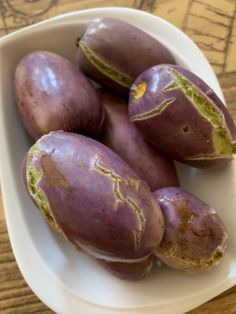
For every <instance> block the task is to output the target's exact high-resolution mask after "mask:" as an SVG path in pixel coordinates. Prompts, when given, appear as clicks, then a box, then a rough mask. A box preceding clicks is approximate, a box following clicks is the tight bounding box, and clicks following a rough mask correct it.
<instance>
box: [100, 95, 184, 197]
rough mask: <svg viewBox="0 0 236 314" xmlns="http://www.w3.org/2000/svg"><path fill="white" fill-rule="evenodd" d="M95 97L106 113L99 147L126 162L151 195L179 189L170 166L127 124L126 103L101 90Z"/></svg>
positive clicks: (175, 174)
mask: <svg viewBox="0 0 236 314" xmlns="http://www.w3.org/2000/svg"><path fill="white" fill-rule="evenodd" d="M99 95H100V98H101V102H102V104H103V106H104V108H105V113H106V114H105V121H104V124H103V130H102V132H101V137H100V138H101V141H102V143H103V144H105V145H107V146H108V147H109V148H111V149H112V150H113V151H114V152H116V153H117V154H118V155H119V156H120V157H121V158H122V159H123V160H124V161H126V162H127V163H128V164H129V165H130V166H131V167H132V168H133V169H134V171H135V172H136V173H137V174H138V175H139V176H140V177H141V178H142V179H143V180H144V181H146V182H147V184H148V185H149V186H150V188H151V190H152V191H155V190H157V189H160V188H163V187H167V186H179V180H178V177H177V173H176V170H175V167H174V164H173V162H172V161H171V160H170V159H169V158H168V157H166V156H165V155H163V154H162V153H161V152H160V151H159V150H157V149H156V148H154V147H152V146H151V145H150V144H149V143H147V142H146V141H145V140H144V138H143V136H142V134H141V133H140V132H139V130H138V129H137V128H136V127H135V126H134V125H133V123H131V122H130V120H129V116H128V107H127V103H126V101H125V100H123V99H122V98H120V97H118V96H115V95H113V94H111V93H108V92H106V91H104V90H103V89H101V90H100V91H99Z"/></svg>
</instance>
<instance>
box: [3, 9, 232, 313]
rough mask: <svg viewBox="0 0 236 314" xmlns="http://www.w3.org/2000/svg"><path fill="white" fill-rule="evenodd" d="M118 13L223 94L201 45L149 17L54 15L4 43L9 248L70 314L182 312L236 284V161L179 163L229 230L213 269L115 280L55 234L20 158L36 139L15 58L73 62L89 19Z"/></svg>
mask: <svg viewBox="0 0 236 314" xmlns="http://www.w3.org/2000/svg"><path fill="white" fill-rule="evenodd" d="M98 16H105V17H114V18H119V19H122V20H125V21H129V22H130V23H132V24H134V25H136V26H138V27H140V28H142V29H143V30H145V31H147V32H149V33H151V34H152V35H153V36H155V37H156V38H158V39H159V40H160V41H161V42H163V43H164V44H165V45H166V46H167V47H168V48H169V49H170V50H171V51H172V52H173V53H174V55H175V56H176V58H177V59H178V61H179V63H180V64H183V65H185V66H187V67H188V68H189V69H191V70H192V71H193V72H195V73H196V74H198V75H199V76H200V77H201V78H202V79H204V80H205V81H206V82H207V83H208V84H209V85H210V86H211V87H212V88H213V89H214V90H215V91H216V93H217V94H218V95H219V96H220V97H221V98H222V99H223V96H222V92H221V89H220V87H219V84H218V82H217V79H216V77H215V75H214V73H213V71H212V69H211V67H210V65H209V63H208V62H207V60H206V59H205V57H204V56H203V54H202V53H201V52H200V50H199V49H198V48H197V47H196V45H195V44H194V43H193V42H192V41H191V40H190V39H189V38H188V37H187V36H186V35H184V34H183V33H182V32H181V31H179V30H178V29H176V28H175V27H174V26H172V25H170V24H169V23H167V22H166V21H164V20H162V19H160V18H158V17H155V16H152V15H150V14H147V13H144V12H141V11H137V10H132V9H126V8H101V9H92V10H85V11H79V12H74V13H70V14H65V15H62V16H58V17H56V18H52V19H50V20H48V21H45V22H42V23H39V24H36V25H33V26H30V27H28V28H25V29H23V30H20V31H17V32H15V33H13V34H10V35H8V36H6V37H4V38H2V39H1V40H0V53H1V63H0V69H1V70H0V72H1V73H0V75H1V81H0V110H1V112H0V119H1V124H0V137H1V184H2V193H3V199H4V208H5V214H6V220H7V226H8V231H9V235H10V240H11V244H12V248H13V251H14V254H15V257H16V260H17V263H18V265H19V267H20V270H21V272H22V274H23V276H24V278H25V279H26V281H27V282H28V284H29V286H30V287H31V288H32V290H33V291H34V292H35V293H36V295H37V296H38V297H39V298H40V299H41V300H42V301H43V302H45V303H46V304H47V305H48V306H49V307H50V308H52V309H53V310H54V311H56V312H58V313H65V314H93V313H96V314H106V313H109V314H115V313H116V314H117V313H132V314H134V313H135V314H139V313H145V314H148V313H159V314H161V313H171V314H177V313H183V312H185V311H187V310H190V309H192V308H194V307H196V306H198V305H200V304H202V303H203V302H206V301H207V300H209V299H211V298H212V297H214V296H216V295H218V294H219V293H221V292H222V291H224V290H226V289H227V288H229V287H231V286H233V285H234V284H235V282H236V233H235V232H234V230H235V226H236V212H235V204H236V192H235V191H236V186H235V185H236V164H235V162H232V163H231V165H229V166H228V167H226V168H224V169H222V170H219V171H217V172H213V171H211V170H204V171H203V170H196V169H193V168H189V167H185V166H180V165H178V172H179V175H180V179H181V184H182V186H183V187H184V188H186V189H187V190H188V191H190V192H193V193H195V194H196V195H198V196H199V197H200V198H202V199H203V200H204V201H206V202H208V203H210V204H211V205H212V206H214V207H215V209H216V210H217V212H218V214H219V215H220V216H221V218H222V219H223V221H224V223H225V225H226V227H227V228H228V231H229V239H230V241H229V249H228V252H227V254H226V256H225V258H224V260H223V262H222V263H221V264H220V265H219V266H218V267H216V268H215V269H214V270H212V271H210V272H208V273H206V274H200V275H196V276H190V275H187V274H184V273H181V272H177V271H175V270H172V269H170V268H167V267H160V268H156V269H155V270H154V271H153V272H152V273H151V275H150V276H149V277H148V278H146V279H144V280H142V281H140V282H129V281H122V280H120V279H117V278H115V277H113V276H112V275H110V274H109V273H107V272H106V271H105V270H103V269H102V268H101V267H100V266H99V265H98V264H96V263H95V262H94V261H93V260H91V259H90V258H89V257H87V256H85V255H84V254H82V253H80V252H78V251H76V250H75V249H74V248H73V247H72V246H71V245H70V244H69V243H67V242H66V241H65V240H64V239H63V238H62V237H61V236H59V235H57V234H55V232H54V231H53V230H51V229H50V227H49V226H48V224H47V223H46V222H45V221H44V219H43V217H42V216H41V214H40V212H39V211H38V210H37V209H36V208H35V206H34V205H33V204H32V202H31V200H30V199H29V197H28V195H27V193H26V191H25V188H24V185H23V183H22V181H21V163H22V160H23V157H24V155H25V153H26V151H27V149H28V148H29V146H30V144H31V142H30V140H29V138H28V137H27V135H26V133H25V131H24V129H23V127H22V125H21V122H20V120H19V117H18V114H17V111H16V106H15V103H14V98H13V77H14V70H15V67H16V65H17V62H18V61H19V60H20V58H21V57H22V56H23V55H25V54H26V53H28V52H30V51H33V50H39V49H41V50H42V49H44V50H50V51H53V52H56V53H59V54H61V55H62V56H64V57H66V58H68V59H70V60H71V61H72V62H75V40H76V38H77V37H79V36H80V35H81V34H82V32H83V30H84V28H85V25H84V23H85V22H88V21H89V20H91V19H92V18H95V17H98Z"/></svg>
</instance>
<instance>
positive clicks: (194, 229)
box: [153, 187, 228, 273]
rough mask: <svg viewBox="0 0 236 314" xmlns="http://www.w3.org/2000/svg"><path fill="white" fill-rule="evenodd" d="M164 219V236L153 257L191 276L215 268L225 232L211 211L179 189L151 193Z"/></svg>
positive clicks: (166, 189)
mask: <svg viewBox="0 0 236 314" xmlns="http://www.w3.org/2000/svg"><path fill="white" fill-rule="evenodd" d="M153 195H154V196H155V198H156V200H157V202H158V203H159V205H160V207H161V210H162V212H163V215H164V220H165V233H164V237H163V239H162V241H161V244H160V246H159V247H158V248H157V250H156V257H157V258H158V259H160V260H161V261H162V262H163V263H165V264H167V265H169V266H171V267H173V268H176V269H179V270H182V271H186V272H191V273H197V272H203V271H207V270H210V269H211V268H212V267H213V266H216V265H217V264H218V263H219V262H220V261H221V260H222V257H223V255H224V253H225V251H226V247H227V239H228V236H227V232H226V229H225V226H224V225H223V223H222V221H221V220H220V218H219V216H218V215H217V214H216V212H215V210H214V209H213V208H212V207H211V206H209V205H207V204H206V203H204V202H203V201H201V200H200V199H199V198H198V197H196V196H194V195H193V194H190V193H188V192H186V191H184V190H183V189H181V188H175V187H173V188H172V187H171V188H163V189H160V190H159V191H156V192H154V193H153Z"/></svg>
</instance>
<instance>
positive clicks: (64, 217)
mask: <svg viewBox="0 0 236 314" xmlns="http://www.w3.org/2000/svg"><path fill="white" fill-rule="evenodd" d="M26 181H27V189H28V192H29V194H30V195H31V197H33V198H34V200H35V202H36V204H37V205H38V207H39V208H40V209H41V211H43V213H44V214H45V216H46V218H47V219H49V218H48V217H50V220H51V224H53V225H56V226H58V228H59V229H60V230H61V233H63V234H64V236H65V237H66V238H67V239H68V240H69V241H71V242H72V243H73V244H74V245H75V246H78V247H80V248H81V249H82V250H83V251H84V252H86V253H88V254H90V255H92V256H94V257H96V258H101V259H105V260H106V261H117V262H118V261H120V262H122V261H124V260H125V261H127V259H128V260H129V259H130V260H131V261H134V262H135V261H140V259H141V260H143V258H144V257H145V256H149V255H150V254H151V253H152V252H154V251H155V250H156V248H157V246H158V245H159V243H160V241H161V239H162V236H163V233H164V221H163V215H162V213H161V210H160V208H159V206H158V204H157V203H156V201H155V199H154V197H153V196H152V194H151V192H150V190H149V188H148V186H147V185H146V183H145V182H144V181H142V180H141V179H140V178H139V177H138V176H137V175H136V174H135V172H134V171H133V170H132V168H131V167H130V166H128V164H126V163H125V162H124V161H123V160H122V159H120V157H119V156H118V155H116V154H115V153H114V152H112V151H111V150H110V149H109V148H107V147H106V146H104V145H103V144H101V143H99V142H97V141H95V140H93V139H91V138H87V137H85V136H82V135H79V134H74V133H67V132H63V131H55V132H51V133H49V134H48V135H45V136H43V137H41V138H40V139H39V140H38V141H37V142H36V143H35V144H34V145H33V146H32V147H31V149H30V150H29V152H28V157H27V164H26ZM58 228H57V229H58Z"/></svg>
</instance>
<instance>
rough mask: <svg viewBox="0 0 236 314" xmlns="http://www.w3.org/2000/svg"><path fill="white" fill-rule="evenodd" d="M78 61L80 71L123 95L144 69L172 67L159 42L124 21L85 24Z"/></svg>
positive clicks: (112, 20) (99, 21)
mask: <svg viewBox="0 0 236 314" xmlns="http://www.w3.org/2000/svg"><path fill="white" fill-rule="evenodd" d="M78 45H79V48H78V51H77V60H78V64H79V67H80V68H81V69H82V71H83V72H84V73H85V74H86V75H88V76H90V77H91V78H93V79H94V80H95V81H97V82H98V83H100V84H101V85H103V86H106V87H108V88H110V89H111V90H112V91H116V92H118V93H120V94H123V95H128V93H129V88H130V87H131V85H132V83H133V81H134V80H135V79H136V77H137V76H138V75H139V74H140V73H142V72H143V71H144V70H146V69H148V68H150V67H151V66H153V65H156V64H160V63H172V64H175V60H174V58H173V56H172V55H171V53H170V52H169V51H168V50H167V48H165V47H164V46H163V45H162V44H161V43H160V42H159V41H157V40H156V39H154V38H153V37H151V36H150V35H148V34H147V33H145V32H143V31H142V30H140V29H138V28H136V27H134V26H133V25H131V24H128V23H126V22H124V21H121V20H117V19H112V18H101V19H95V20H93V21H91V22H90V23H89V24H88V28H87V30H86V32H85V34H84V35H83V37H82V38H81V39H80V41H79V43H78Z"/></svg>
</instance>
